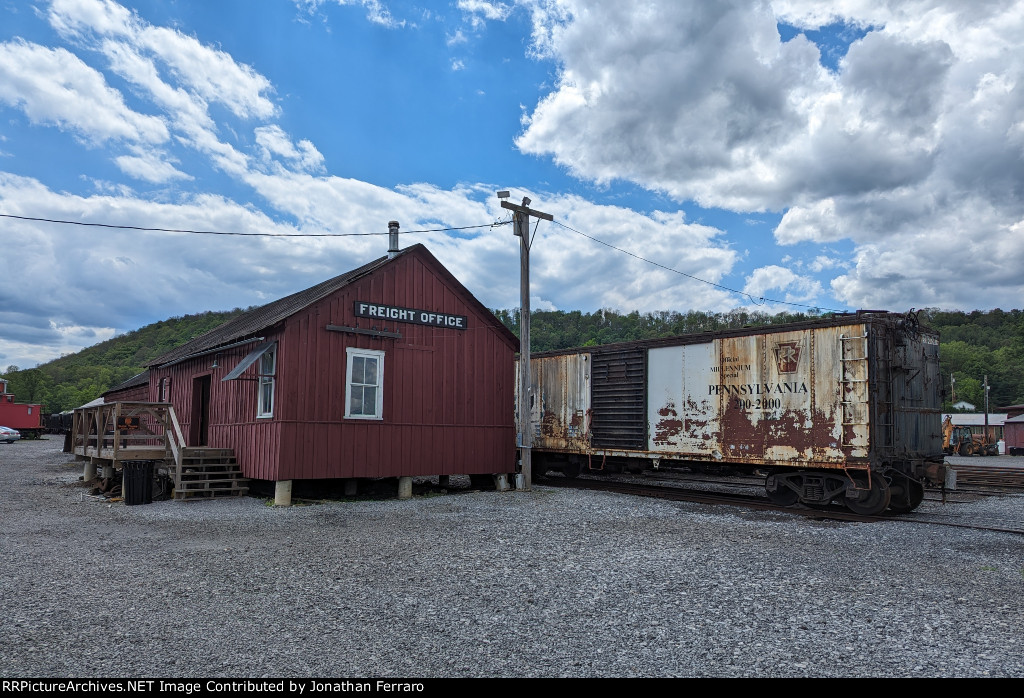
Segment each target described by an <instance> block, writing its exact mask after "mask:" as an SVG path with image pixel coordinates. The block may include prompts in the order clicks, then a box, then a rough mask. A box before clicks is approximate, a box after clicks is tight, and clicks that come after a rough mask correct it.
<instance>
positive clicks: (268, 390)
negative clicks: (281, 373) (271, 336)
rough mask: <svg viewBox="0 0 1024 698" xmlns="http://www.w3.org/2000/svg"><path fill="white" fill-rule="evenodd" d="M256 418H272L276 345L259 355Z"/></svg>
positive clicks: (275, 375) (275, 373)
mask: <svg viewBox="0 0 1024 698" xmlns="http://www.w3.org/2000/svg"><path fill="white" fill-rule="evenodd" d="M258 375H259V393H258V396H257V397H258V404H257V406H256V416H257V417H273V416H274V384H275V381H276V378H277V345H274V346H272V347H270V348H269V349H267V350H266V351H264V352H263V354H262V355H260V363H259V374H258Z"/></svg>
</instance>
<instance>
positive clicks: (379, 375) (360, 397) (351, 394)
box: [345, 347, 384, 419]
mask: <svg viewBox="0 0 1024 698" xmlns="http://www.w3.org/2000/svg"><path fill="white" fill-rule="evenodd" d="M347 352H348V369H347V371H346V375H347V379H346V381H345V417H347V418H350V419H383V418H384V412H383V407H384V391H383V387H384V352H382V351H375V350H373V349H356V348H355V347H349V348H348V350H347Z"/></svg>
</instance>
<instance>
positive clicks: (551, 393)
mask: <svg viewBox="0 0 1024 698" xmlns="http://www.w3.org/2000/svg"><path fill="white" fill-rule="evenodd" d="M518 369H519V367H518V364H517V366H516V386H517V387H518V386H519V370H518ZM530 382H531V384H532V392H531V395H532V398H533V400H532V403H531V417H532V422H531V423H532V425H533V429H534V432H533V447H534V448H541V449H557V450H566V451H571V452H575V453H584V452H586V450H587V447H588V443H589V431H590V354H587V353H583V354H571V355H567V356H555V357H550V358H546V359H537V360H534V361H533V362H531V364H530ZM518 405H519V401H518V396H517V400H516V407H517V409H518ZM517 419H518V414H517Z"/></svg>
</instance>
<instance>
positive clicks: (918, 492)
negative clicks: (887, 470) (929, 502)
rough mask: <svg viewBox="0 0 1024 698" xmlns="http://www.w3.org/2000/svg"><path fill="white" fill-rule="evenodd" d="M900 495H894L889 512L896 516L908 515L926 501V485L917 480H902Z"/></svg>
mask: <svg viewBox="0 0 1024 698" xmlns="http://www.w3.org/2000/svg"><path fill="white" fill-rule="evenodd" d="M901 479H902V481H903V482H902V483H901V484H900V487H899V489H900V492H899V494H898V495H897V494H895V493H894V494H893V496H892V499H891V501H890V502H889V510H890V511H892V512H893V513H895V514H908V513H910V512H912V511H913V510H914V509H917V508H918V507H919V506H921V502H923V501H924V485H922V484H921V483H920V482H918V481H917V480H911V479H910V478H901Z"/></svg>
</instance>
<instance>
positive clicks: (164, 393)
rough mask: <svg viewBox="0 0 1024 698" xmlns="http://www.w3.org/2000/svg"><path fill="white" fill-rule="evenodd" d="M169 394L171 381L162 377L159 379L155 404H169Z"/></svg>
mask: <svg viewBox="0 0 1024 698" xmlns="http://www.w3.org/2000/svg"><path fill="white" fill-rule="evenodd" d="M170 394H171V379H170V377H167V376H165V377H163V378H161V379H160V387H159V392H158V395H157V398H156V401H157V402H169V401H170Z"/></svg>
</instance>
